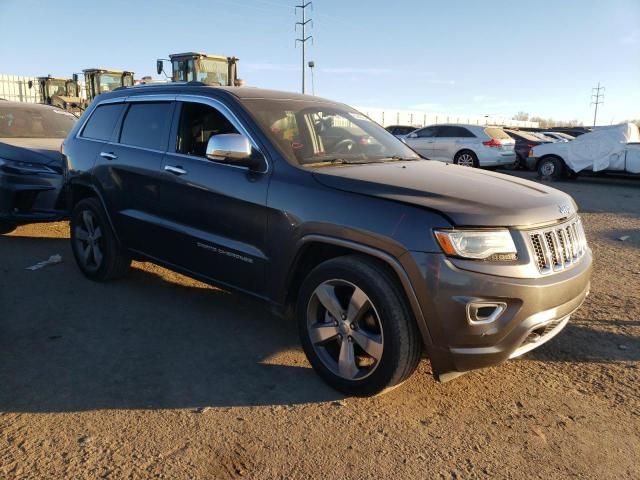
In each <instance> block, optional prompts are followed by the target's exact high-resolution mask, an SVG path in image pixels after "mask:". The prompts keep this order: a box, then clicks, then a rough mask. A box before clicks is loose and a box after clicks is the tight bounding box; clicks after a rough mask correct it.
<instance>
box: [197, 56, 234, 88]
mask: <svg viewBox="0 0 640 480" xmlns="http://www.w3.org/2000/svg"><path fill="white" fill-rule="evenodd" d="M198 67H199V68H198V78H197V79H196V80H197V81H198V82H202V83H206V84H207V85H229V66H228V65H227V61H226V60H214V59H211V58H201V59H200V60H199V61H198Z"/></svg>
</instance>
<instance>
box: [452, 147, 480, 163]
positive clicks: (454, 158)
mask: <svg viewBox="0 0 640 480" xmlns="http://www.w3.org/2000/svg"><path fill="white" fill-rule="evenodd" d="M463 153H470V154H471V155H473V156H474V157H475V159H476V162H478V164H479V162H480V157H478V154H477V153H476V152H474V151H473V149H472V148H469V147H463V148H461V149H460V150H458V151H457V152H456V153H455V154H454V155H453V161H454V162H455V161H456V159H457V158H458V155H461V154H463Z"/></svg>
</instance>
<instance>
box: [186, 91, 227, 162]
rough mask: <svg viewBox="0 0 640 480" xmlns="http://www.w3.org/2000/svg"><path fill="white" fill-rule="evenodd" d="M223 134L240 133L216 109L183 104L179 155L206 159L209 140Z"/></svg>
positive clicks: (202, 105) (200, 105) (200, 104)
mask: <svg viewBox="0 0 640 480" xmlns="http://www.w3.org/2000/svg"><path fill="white" fill-rule="evenodd" d="M222 133H238V131H237V130H236V128H235V127H234V126H233V125H232V124H231V122H229V120H227V118H226V117H225V116H224V115H222V113H220V112H219V111H218V110H216V109H215V108H213V107H211V106H209V105H204V104H202V103H190V102H183V103H182V109H181V113H180V124H179V126H178V136H177V139H176V152H177V153H182V154H184V155H193V156H196V157H203V158H206V150H207V143H208V142H209V138H211V137H212V136H213V135H220V134H222Z"/></svg>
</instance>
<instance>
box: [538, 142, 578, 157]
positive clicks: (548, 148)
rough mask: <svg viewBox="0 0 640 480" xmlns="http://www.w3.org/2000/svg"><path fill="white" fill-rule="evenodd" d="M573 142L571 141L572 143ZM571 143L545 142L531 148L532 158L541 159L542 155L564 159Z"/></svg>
mask: <svg viewBox="0 0 640 480" xmlns="http://www.w3.org/2000/svg"><path fill="white" fill-rule="evenodd" d="M573 141H575V140H572V142H573ZM570 143H571V142H547V143H541V144H540V145H536V146H535V147H533V156H535V157H542V156H543V155H558V156H559V157H562V158H566V155H567V152H568V151H569V144H570Z"/></svg>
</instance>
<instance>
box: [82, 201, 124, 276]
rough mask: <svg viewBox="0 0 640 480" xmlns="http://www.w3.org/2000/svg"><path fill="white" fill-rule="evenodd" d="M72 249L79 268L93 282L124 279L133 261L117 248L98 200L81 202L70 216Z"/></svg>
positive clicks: (118, 246)
mask: <svg viewBox="0 0 640 480" xmlns="http://www.w3.org/2000/svg"><path fill="white" fill-rule="evenodd" d="M70 229H71V247H72V250H73V255H74V257H75V259H76V263H77V264H78V267H79V268H80V270H81V271H82V273H83V274H84V275H85V276H86V277H88V278H90V279H91V280H101V281H104V280H112V279H115V278H119V277H122V276H124V275H125V274H126V273H127V272H128V270H129V266H130V265H131V257H130V256H129V255H128V254H127V253H126V252H125V251H124V250H123V249H122V248H121V247H120V245H118V242H117V240H116V238H115V235H114V234H113V231H112V230H111V225H110V224H109V221H108V219H107V215H106V214H105V213H104V210H103V208H102V205H101V204H100V202H99V201H98V199H97V198H85V199H84V200H81V201H80V202H78V204H77V205H76V206H75V207H74V208H73V212H72V213H71V222H70Z"/></svg>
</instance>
